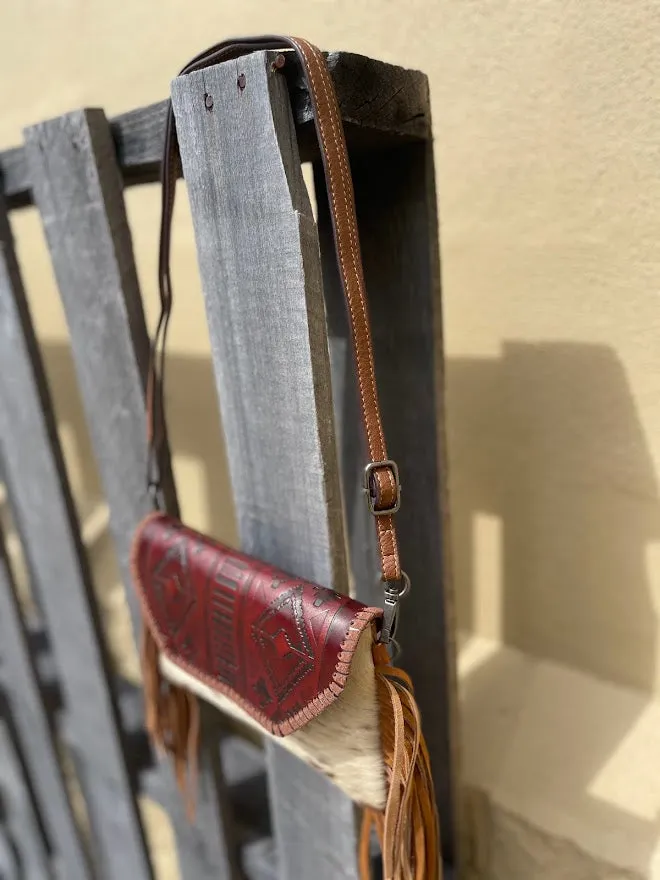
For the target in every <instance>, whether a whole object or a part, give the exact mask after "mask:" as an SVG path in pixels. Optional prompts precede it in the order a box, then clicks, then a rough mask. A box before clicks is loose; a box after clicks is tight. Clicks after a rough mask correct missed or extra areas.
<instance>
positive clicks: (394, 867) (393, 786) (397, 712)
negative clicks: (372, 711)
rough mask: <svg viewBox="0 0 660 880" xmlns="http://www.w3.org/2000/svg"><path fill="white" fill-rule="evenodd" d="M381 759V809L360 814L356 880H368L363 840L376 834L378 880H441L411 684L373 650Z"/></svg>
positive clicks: (380, 650)
mask: <svg viewBox="0 0 660 880" xmlns="http://www.w3.org/2000/svg"><path fill="white" fill-rule="evenodd" d="M374 663H375V666H376V679H377V685H378V699H379V704H380V724H381V736H382V740H383V757H384V760H385V767H386V771H387V785H388V795H387V803H386V805H385V809H384V810H383V811H382V812H378V811H376V810H373V809H366V810H365V811H364V814H363V821H362V834H361V840H360V871H361V876H362V880H371V865H370V858H369V838H370V836H371V830H372V828H375V829H376V833H377V835H378V839H379V841H380V845H381V850H382V853H383V877H384V880H442V865H441V853H440V828H439V822H438V813H437V809H436V804H435V795H434V791H433V778H432V776H431V764H430V761H429V754H428V750H427V748H426V743H425V741H424V737H423V736H422V728H421V718H420V714H419V709H418V708H417V703H416V702H415V697H414V693H413V687H412V682H411V681H410V678H409V677H408V675H406V673H405V672H403V670H401V669H396V668H394V667H393V666H392V665H391V663H390V660H389V655H388V653H387V649H386V648H385V646H384V645H374Z"/></svg>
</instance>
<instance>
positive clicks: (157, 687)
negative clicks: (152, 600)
mask: <svg viewBox="0 0 660 880" xmlns="http://www.w3.org/2000/svg"><path fill="white" fill-rule="evenodd" d="M158 655H159V648H158V645H157V644H156V641H155V639H154V637H153V635H152V634H151V630H150V629H149V627H148V626H147V625H146V624H145V625H144V626H143V629H142V651H141V660H142V677H143V682H144V702H145V711H146V725H147V730H148V732H149V735H150V737H151V741H152V742H153V744H154V745H155V746H156V748H157V749H158V750H159V751H160V752H162V753H165V754H166V755H169V757H170V758H171V760H172V764H173V766H174V773H175V775H176V781H177V785H178V786H179V789H180V791H181V793H182V795H183V797H184V799H185V803H186V809H187V811H188V816H189V817H190V819H191V820H192V819H193V818H194V815H195V791H196V787H197V785H196V784H197V744H198V740H199V705H198V703H197V698H196V697H194V696H193V695H192V694H190V693H188V691H186V690H184V689H183V688H180V687H177V686H176V685H173V684H170V683H169V682H168V681H166V680H165V679H164V678H163V676H162V675H161V673H160V666H159V663H158Z"/></svg>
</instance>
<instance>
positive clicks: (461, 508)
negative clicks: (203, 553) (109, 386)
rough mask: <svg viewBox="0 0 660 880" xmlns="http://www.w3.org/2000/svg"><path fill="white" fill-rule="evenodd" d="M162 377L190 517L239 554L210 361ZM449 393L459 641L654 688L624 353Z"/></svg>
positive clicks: (639, 438) (569, 347) (515, 364)
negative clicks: (501, 647)
mask: <svg viewBox="0 0 660 880" xmlns="http://www.w3.org/2000/svg"><path fill="white" fill-rule="evenodd" d="M43 351H44V356H45V361H46V367H47V371H48V375H49V378H50V382H51V388H52V389H53V393H54V397H55V405H56V410H57V415H58V420H59V423H60V425H61V430H62V433H63V435H64V437H65V445H67V446H68V447H69V449H70V451H71V453H72V454H71V455H70V456H69V457H68V458H69V462H68V463H69V470H70V471H71V470H75V471H76V473H75V474H74V475H73V476H72V482H73V484H74V487H75V488H76V489H77V494H79V495H81V496H82V497H85V498H88V499H89V498H93V499H97V498H98V497H99V494H100V489H99V483H98V477H97V475H96V469H95V467H94V464H93V459H92V454H91V446H90V443H89V439H88V436H87V430H86V427H85V421H84V416H83V412H82V407H81V404H80V400H79V397H78V393H77V383H76V380H75V373H74V368H73V364H72V361H71V355H70V352H69V349H68V347H67V346H66V345H64V344H53V343H47V344H46V345H44V346H43ZM167 376H168V378H167V407H168V416H169V425H170V430H171V440H172V448H173V450H174V454H175V461H176V464H177V467H176V475H177V483H178V486H179V491H180V494H181V497H182V500H183V508H184V509H183V514H184V517H185V518H186V519H187V520H188V521H190V522H191V523H192V524H193V525H195V526H197V527H199V528H203V529H206V530H208V531H210V532H211V533H212V534H214V535H216V536H217V537H218V538H220V539H221V540H227V541H235V540H236V528H235V523H234V515H233V503H232V499H231V489H230V486H229V479H228V474H227V463H226V457H225V449H224V440H223V437H222V430H221V428H220V421H219V415H218V403H217V396H216V391H215V383H214V379H213V372H212V366H211V362H210V359H209V358H206V357H188V356H186V357H182V356H180V355H175V354H172V355H170V356H169V359H168V374H167ZM447 387H448V411H449V413H450V420H449V425H448V429H449V450H450V484H451V496H450V497H451V505H452V509H451V528H452V546H453V553H454V574H455V584H456V592H457V606H458V624H459V630H463V631H468V632H478V633H480V634H482V635H486V636H491V637H494V638H501V639H502V641H504V642H505V643H506V644H508V645H511V646H514V647H517V648H520V649H522V650H524V651H527V652H529V653H531V654H532V655H535V656H539V657H545V658H548V659H552V660H556V661H558V662H560V663H564V664H568V665H570V666H573V667H575V668H578V669H581V670H584V671H587V672H592V673H595V674H596V675H598V676H600V677H602V678H605V679H607V680H610V681H616V682H619V683H622V684H626V685H632V686H635V687H638V688H641V689H643V690H650V689H652V688H653V687H654V686H655V684H656V681H657V672H656V653H657V649H656V634H657V616H656V611H655V604H654V601H653V597H652V592H651V584H650V582H649V576H648V571H647V568H648V565H647V556H648V555H649V552H650V551H649V547H650V545H652V544H653V543H654V542H660V497H659V493H658V487H657V481H656V476H655V471H654V467H653V462H652V461H651V457H650V454H649V451H648V449H647V447H646V444H645V440H644V434H643V430H642V427H641V425H640V423H639V419H638V417H637V413H636V411H635V405H634V402H633V399H632V395H631V391H630V388H629V386H628V383H627V380H626V376H625V372H624V370H623V367H622V365H621V363H620V361H619V360H618V358H617V356H616V354H615V353H614V352H613V351H612V350H611V349H609V348H607V347H605V346H597V345H585V344H567V343H539V344H533V345H530V344H524V343H507V344H505V346H504V348H503V355H502V357H500V358H497V359H460V358H458V359H450V360H449V361H448V363H447ZM71 459H75V460H74V461H71Z"/></svg>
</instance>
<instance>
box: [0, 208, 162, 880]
mask: <svg viewBox="0 0 660 880" xmlns="http://www.w3.org/2000/svg"><path fill="white" fill-rule="evenodd" d="M2 218H3V219H2V221H1V222H2V226H1V227H0V242H1V244H2V247H1V248H0V447H1V448H2V458H3V471H4V473H5V477H6V481H7V490H8V496H9V500H10V503H11V506H12V512H13V515H14V520H15V522H16V527H17V531H18V533H19V535H20V537H21V540H22V544H23V548H24V551H25V554H26V558H27V561H28V565H29V568H30V572H31V576H32V587H33V589H34V592H35V597H36V599H37V601H38V603H39V606H40V608H41V610H42V612H43V614H44V617H45V619H46V622H47V625H48V629H49V633H50V636H51V640H52V641H51V644H52V649H53V654H54V656H55V660H56V663H57V666H58V669H59V671H60V674H61V678H62V685H63V692H64V696H65V701H66V716H65V720H66V722H67V734H68V737H69V739H70V741H71V743H72V747H73V749H74V750H75V751H76V752H77V754H78V757H79V759H80V761H81V763H82V764H83V765H84V767H85V770H86V774H87V778H88V780H93V782H94V784H92V785H89V786H88V788H87V791H86V796H87V806H88V810H89V813H90V818H91V821H92V827H93V829H94V836H95V845H96V846H97V847H98V851H99V863H100V864H101V865H103V870H104V872H105V874H104V876H106V877H108V878H118V880H119V878H121V880H124V878H126V877H131V878H135V880H142V878H148V877H151V876H152V872H151V865H150V861H149V857H148V855H147V850H146V844H145V840H144V834H143V829H142V824H141V821H140V815H139V812H138V809H137V805H136V802H135V798H134V792H133V788H132V779H131V774H130V772H129V768H128V764H127V760H126V755H125V753H124V741H123V736H122V731H121V727H120V723H119V715H118V711H117V704H116V696H115V692H114V688H113V684H112V676H111V672H110V667H109V662H108V656H107V651H106V648H105V644H104V640H103V634H102V631H101V627H100V625H99V621H98V611H97V607H96V603H95V598H94V593H93V589H92V582H91V576H90V573H89V569H88V563H87V558H86V555H85V552H84V549H83V547H82V542H81V538H80V531H79V527H78V523H77V519H76V514H75V509H74V504H73V499H72V497H71V491H70V487H69V485H68V481H67V478H66V471H65V467H64V461H63V458H62V451H61V448H60V445H59V440H58V436H57V430H56V426H55V419H54V415H53V410H52V404H51V400H50V395H49V391H48V387H47V383H46V378H45V374H44V369H43V364H42V361H41V356H40V353H39V350H38V346H37V342H36V338H35V335H34V329H33V326H32V323H31V319H30V314H29V309H28V305H27V300H26V297H25V292H24V290H23V286H22V283H21V279H20V275H19V271H18V264H17V262H16V259H15V254H14V251H13V247H12V242H11V236H10V230H9V224H8V222H7V219H6V215H4V214H3V215H2ZM117 841H121V846H118V845H117Z"/></svg>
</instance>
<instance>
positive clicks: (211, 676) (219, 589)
mask: <svg viewBox="0 0 660 880" xmlns="http://www.w3.org/2000/svg"><path fill="white" fill-rule="evenodd" d="M133 565H134V571H135V576H136V581H137V586H138V589H139V590H140V593H141V598H142V601H143V604H144V606H145V612H146V616H147V619H148V623H149V625H150V627H151V629H152V632H153V633H154V636H155V637H156V639H157V641H158V643H159V646H160V648H161V650H163V651H164V652H165V653H166V654H167V656H168V657H170V659H172V660H173V661H174V662H177V663H179V664H180V665H181V666H183V667H184V668H186V669H187V670H188V671H190V672H192V674H194V675H197V676H198V677H199V678H200V679H202V680H204V681H206V682H207V683H209V684H211V685H212V686H216V687H217V688H218V689H219V690H220V691H221V692H224V693H228V694H229V695H230V696H234V695H237V696H238V697H239V698H240V701H241V703H243V704H247V706H245V708H247V710H248V711H250V710H251V714H253V715H254V716H255V717H257V718H258V719H259V720H261V721H262V722H263V721H264V720H265V719H267V720H268V721H269V722H270V724H271V725H281V724H282V723H283V722H287V721H290V720H291V719H293V718H294V717H297V716H300V715H301V713H303V714H304V713H305V711H306V707H308V706H310V705H314V704H319V698H320V695H322V694H324V693H326V692H327V693H328V698H326V701H328V700H329V701H332V699H333V696H332V694H331V693H330V691H332V692H333V693H334V695H335V696H336V695H337V693H339V692H340V691H341V687H343V684H344V682H345V675H343V674H341V673H342V672H343V673H345V672H346V671H347V663H350V655H351V654H352V649H353V647H354V645H355V644H356V643H357V637H356V633H357V632H358V631H361V630H363V629H364V627H365V625H367V624H368V618H369V617H371V618H373V617H375V616H376V615H377V613H378V611H377V609H365V606H364V605H362V604H361V603H360V602H356V601H355V600H353V599H351V598H350V597H348V596H342V595H340V594H338V593H335V592H334V591H332V590H329V589H327V588H325V587H320V586H318V585H316V584H312V583H309V582H307V581H304V580H301V579H300V578H296V577H292V576H291V575H288V574H285V573H284V572H282V571H279V570H278V569H276V568H273V567H272V566H270V565H267V564H265V563H262V562H258V561H256V560H254V559H252V558H250V557H248V556H245V555H244V554H242V553H240V552H238V551H236V550H231V549H229V548H228V547H225V546H223V545H222V544H220V543H217V542H215V541H213V540H211V539H210V538H208V537H206V536H204V535H201V534H199V533H198V532H195V531H193V530H192V529H190V528H188V527H187V526H184V525H183V524H182V523H181V522H179V521H178V520H175V519H172V518H171V517H168V516H167V515H165V514H155V515H152V516H151V517H149V518H148V519H147V520H146V521H145V522H144V524H143V525H142V527H141V528H140V530H139V532H138V534H137V536H136V540H135V544H134V552H133ZM365 612H373V613H372V614H371V615H369V614H368V613H366V614H365ZM356 619H357V620H358V622H357V624H356ZM349 646H351V647H349ZM338 670H339V671H340V672H339V673H338ZM307 714H311V715H316V714H318V711H312V712H311V713H310V712H309V711H307ZM307 720H309V719H307ZM295 726H296V727H298V726H301V725H300V724H296V725H295Z"/></svg>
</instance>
